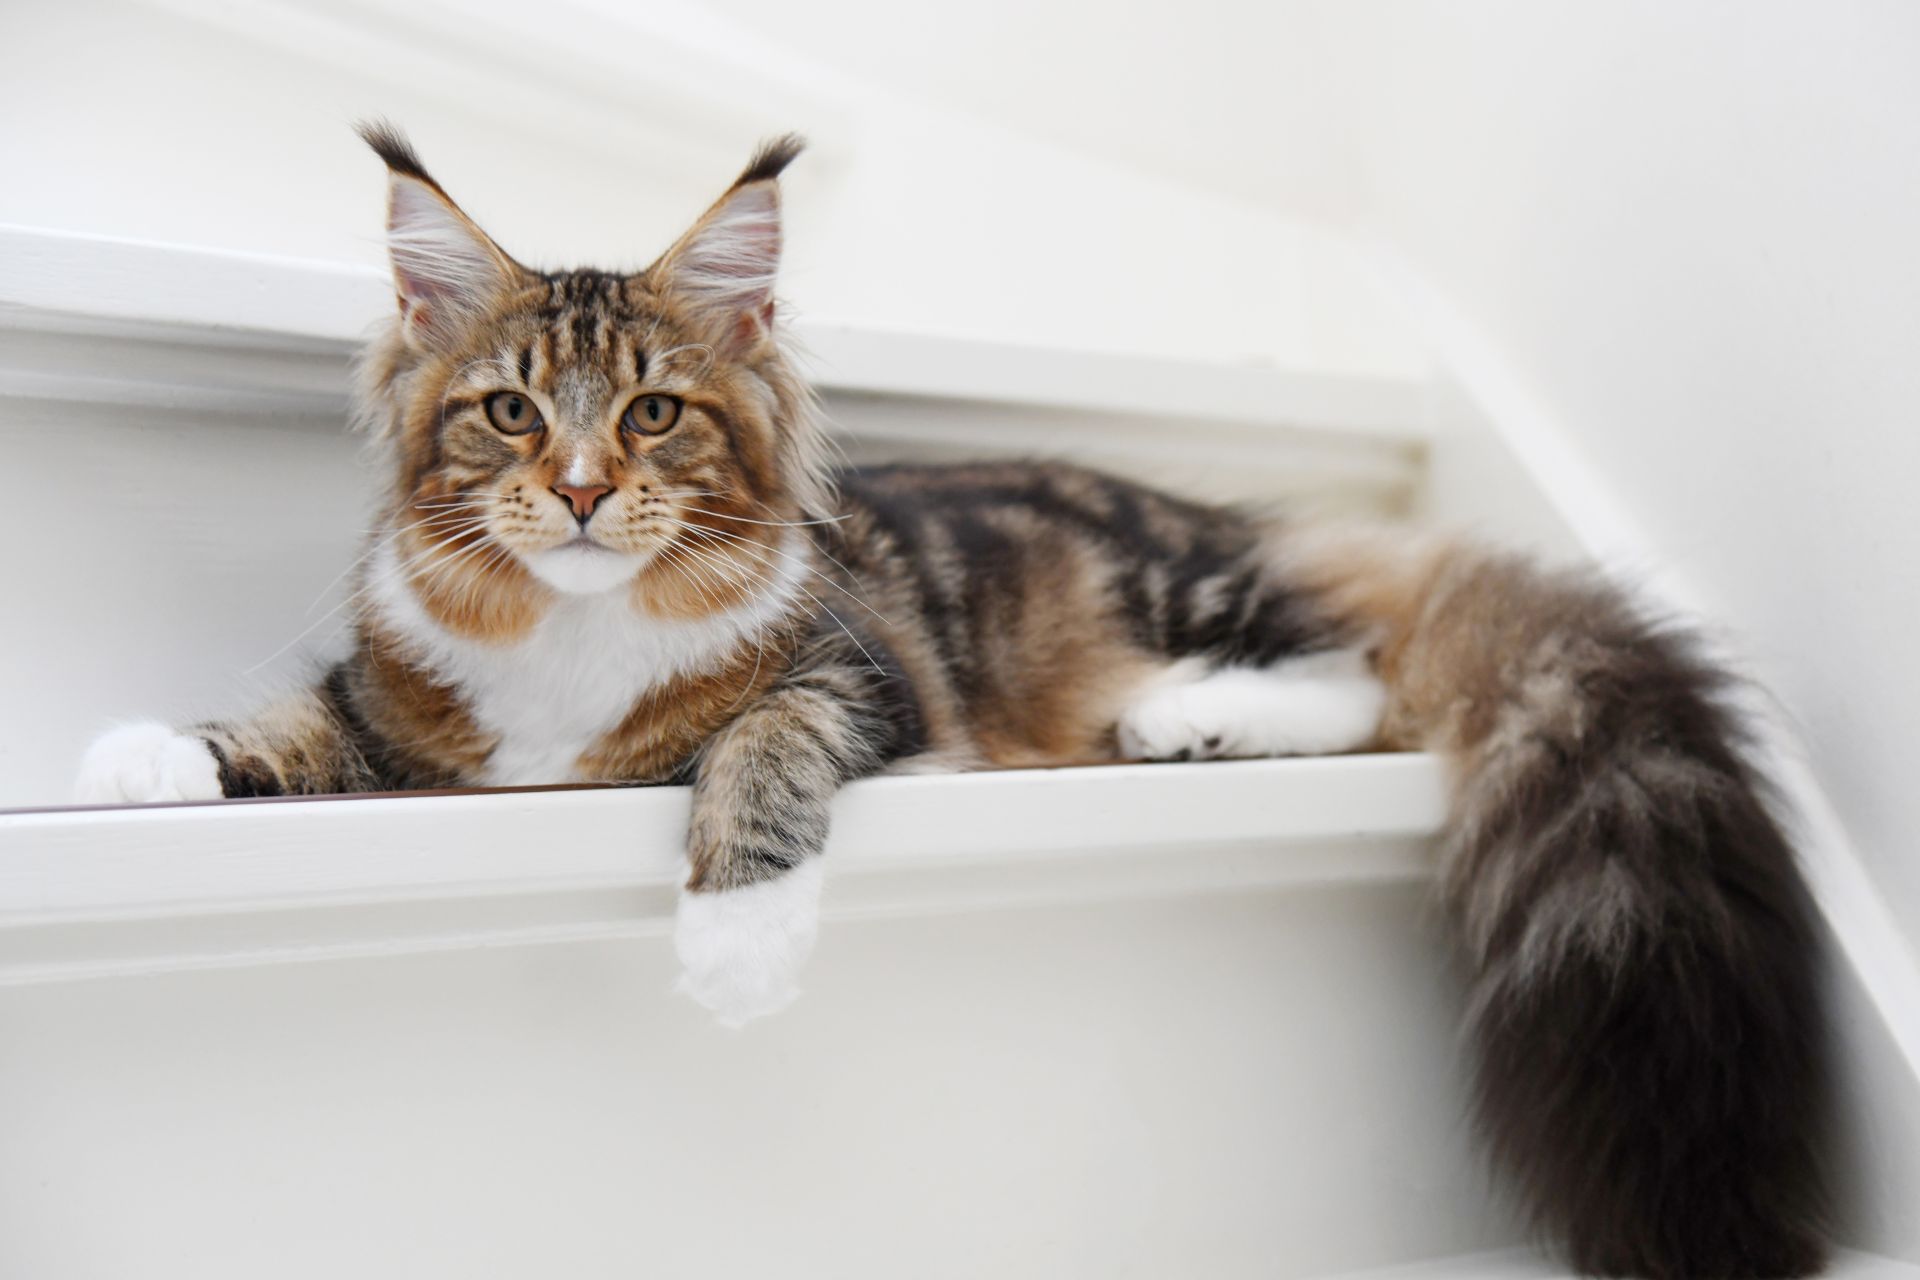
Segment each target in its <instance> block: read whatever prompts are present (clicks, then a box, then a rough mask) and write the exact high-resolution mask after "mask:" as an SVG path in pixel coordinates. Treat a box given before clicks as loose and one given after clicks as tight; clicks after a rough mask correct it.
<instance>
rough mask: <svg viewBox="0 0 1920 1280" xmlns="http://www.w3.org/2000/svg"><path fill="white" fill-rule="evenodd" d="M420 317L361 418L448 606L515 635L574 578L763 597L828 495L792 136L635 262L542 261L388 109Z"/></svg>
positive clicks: (652, 594)
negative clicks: (524, 255) (516, 244)
mask: <svg viewBox="0 0 1920 1280" xmlns="http://www.w3.org/2000/svg"><path fill="white" fill-rule="evenodd" d="M361 132H362V136H363V137H364V138H365V139H366V141H367V142H368V143H369V144H370V145H371V146H372V147H373V149H374V150H375V151H376V152H378V153H379V155H380V157H381V159H383V160H385V161H386V164H387V169H388V173H389V178H390V182H389V197H388V220H387V226H388V242H389V247H390V250H391V255H392V261H393V280H394V291H395V294H396V296H397V300H398V307H399V310H398V315H397V316H396V317H395V319H394V320H393V322H392V324H391V326H390V327H389V328H388V329H387V330H386V331H385V332H384V333H383V334H382V336H381V337H380V338H378V339H377V340H376V341H375V342H374V344H373V345H372V347H371V348H370V349H369V351H368V352H367V354H366V356H365V358H364V360H363V362H362V366H361V377H360V386H359V392H358V394H359V405H358V411H359V414H360V416H361V418H362V419H363V420H364V421H365V423H366V424H367V425H368V426H370V427H371V428H372V429H373V430H374V431H375V432H376V433H377V434H378V435H380V436H381V437H382V438H384V439H386V440H387V441H389V442H390V443H391V445H392V448H391V449H390V450H389V451H388V456H389V457H390V458H391V460H392V465H393V468H394V474H393V477H392V486H393V487H392V501H391V507H390V511H389V521H390V524H389V527H388V529H387V531H386V533H387V536H388V537H389V538H390V539H391V540H392V542H393V545H394V553H395V554H394V563H395V565H396V566H397V568H396V572H400V573H403V574H405V575H406V577H407V578H408V581H409V585H410V586H411V587H412V589H413V591H414V593H415V594H416V595H417V596H419V597H420V599H421V600H422V602H423V603H424V604H426V606H427V607H428V608H429V610H430V611H431V612H433V613H435V614H436V615H438V616H439V618H440V620H441V621H442V622H443V623H446V624H448V625H451V626H455V627H456V628H458V629H460V630H466V631H499V630H501V629H503V628H504V629H506V630H513V629H515V628H516V627H517V626H520V625H524V624H525V623H526V621H527V619H529V618H530V617H533V616H537V615H538V614H539V613H540V612H541V611H542V605H543V604H546V603H551V601H552V600H553V598H554V596H555V595H556V593H557V594H579V593H597V592H607V591H626V592H629V593H631V594H632V596H633V597H634V602H635V604H636V606H637V607H642V608H646V609H648V610H650V611H653V612H658V613H662V614H666V615H672V616H695V615H699V614H701V613H705V612H710V611H712V610H715V609H720V608H726V607H730V606H732V605H735V604H738V603H740V602H741V601H743V600H745V599H747V598H748V597H751V596H753V595H755V594H757V593H758V591H757V585H759V584H764V583H765V582H766V581H768V580H769V579H771V578H772V577H773V576H774V574H773V572H772V567H773V566H775V565H777V564H778V563H779V560H778V557H779V556H780V555H781V554H782V553H781V551H780V550H779V547H780V544H781V541H782V539H781V535H782V534H784V533H785V532H786V531H787V530H786V527H785V526H786V524H787V522H791V521H795V520H799V519H803V518H805V517H807V516H809V515H814V514H817V513H818V512H819V511H820V510H821V509H822V507H823V506H824V505H825V485H826V481H825V474H826V473H825V468H824V465H823V454H824V445H823V441H822V436H821V429H820V424H819V422H818V415H817V413H816V411H815V406H814V403H813V400H812V397H811V395H810V393H809V391H808V389H807V387H806V385H805V383H804V382H803V381H802V380H801V379H800V378H799V377H798V376H797V375H796V373H795V372H794V370H793V369H792V367H791V365H790V364H789V363H788V361H787V360H786V359H785V358H784V356H783V355H782V352H781V349H780V343H779V335H778V332H777V329H776V314H775V304H774V297H773V286H774V278H775V273H776V270H777V268H778V266H779V261H780V241H781V230H780V193H779V183H778V178H779V175H780V172H781V170H782V169H784V168H785V167H786V166H787V164H788V162H789V161H791V160H792V159H793V158H794V156H795V155H796V154H798V153H799V150H800V145H801V144H800V142H799V140H798V139H796V138H792V137H787V138H781V139H778V140H776V141H773V142H769V143H767V144H766V145H764V146H763V147H761V148H760V150H759V151H758V152H757V153H755V155H754V156H753V158H752V160H751V162H750V163H749V164H748V166H747V168H746V170H745V171H744V172H743V173H741V175H740V177H739V178H738V179H737V180H736V181H735V182H734V184H733V185H732V186H731V187H729V188H728V189H727V191H726V193H725V194H723V195H722V196H721V197H720V199H719V200H718V201H716V202H715V203H714V205H713V206H712V208H710V209H708V210H707V212H706V213H705V214H704V215H702V216H701V218H700V219H699V220H698V221H697V222H695V223H694V225H693V226H692V228H691V229H689V230H688V231H687V232H686V234H685V235H683V236H682V237H681V238H680V239H679V241H678V242H677V243H675V244H674V245H673V246H672V247H671V248H670V249H668V250H667V251H666V253H664V254H662V255H661V256H660V258H659V259H658V260H657V261H655V262H654V264H653V265H652V266H650V267H648V268H647V269H646V270H644V271H640V272H636V273H633V274H620V273H615V272H605V271H594V270H574V271H536V270H533V269H530V268H528V267H525V266H522V265H521V264H520V263H519V262H516V261H515V260H514V259H513V258H512V257H511V256H509V255H508V254H507V253H506V252H505V251H504V250H503V249H501V248H500V247H499V246H498V245H497V244H495V243H494V242H493V240H492V238H491V237H489V236H488V235H487V234H486V232H484V231H482V230H481V229H480V227H479V226H478V225H477V224H476V223H475V222H474V221H473V220H472V219H471V218H469V217H468V216H467V215H466V214H465V213H464V212H462V211H461V209H460V207H459V206H458V205H456V204H455V203H454V202H453V200H452V198H451V197H449V196H448V195H447V193H446V192H445V190H443V189H442V188H441V186H440V184H439V183H437V182H435V181H434V179H433V178H432V177H431V176H430V175H429V174H428V173H427V171H426V169H425V168H424V167H423V166H422V165H421V163H420V160H419V158H418V157H417V156H416V155H415V154H414V152H413V149H412V148H411V147H410V146H409V145H408V144H407V142H406V140H405V139H404V138H403V137H401V136H400V134H399V133H397V132H396V131H394V130H393V129H392V128H390V127H388V126H386V125H378V124H376V125H369V126H366V127H364V128H363V129H362V131H361Z"/></svg>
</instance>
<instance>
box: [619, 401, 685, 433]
mask: <svg viewBox="0 0 1920 1280" xmlns="http://www.w3.org/2000/svg"><path fill="white" fill-rule="evenodd" d="M679 420H680V402H679V401H678V400H675V399H674V398H673V397H672V396H641V397H640V398H639V399H638V400H635V401H634V402H633V403H632V404H630V405H628V406H627V412H626V414H625V416H623V417H622V418H621V419H620V425H621V426H623V427H625V428H626V429H627V430H629V431H638V432H640V433H641V434H642V435H649V436H657V435H659V434H660V433H661V432H663V431H667V430H669V429H671V428H672V426H673V424H674V423H675V422H678V421H679Z"/></svg>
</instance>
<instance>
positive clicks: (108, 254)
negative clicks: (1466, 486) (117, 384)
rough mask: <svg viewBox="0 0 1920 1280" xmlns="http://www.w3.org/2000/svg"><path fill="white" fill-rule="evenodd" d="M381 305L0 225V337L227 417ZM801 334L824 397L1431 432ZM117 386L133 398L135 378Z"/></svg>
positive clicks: (881, 342)
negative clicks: (128, 354)
mask: <svg viewBox="0 0 1920 1280" xmlns="http://www.w3.org/2000/svg"><path fill="white" fill-rule="evenodd" d="M392 294H393V286H392V283H391V282H390V281H389V280H388V279H387V277H386V276H385V275H384V274H383V273H381V272H379V271H377V270H374V269H372V268H368V267H365V266H360V265H355V264H346V263H336V262H319V261H313V260H308V259H299V258H288V257H279V256H273V255H268V254H255V253H238V252H232V251H228V250H219V249H210V248H204V247H199V246H191V245H178V244H162V243H155V242H151V241H142V240H131V239H124V238H119V237H113V236H101V235H91V234H85V233H78V232H69V231H55V230H49V229H45V228H39V227H23V226H10V225H4V224H0V328H8V329H17V330H42V331H53V332H57V333H60V334H62V335H63V340H64V341H63V345H64V346H66V347H68V348H71V344H72V339H73V337H74V336H75V335H85V334H90V335H93V336H95V337H97V338H120V339H127V338H129V337H135V336H144V337H146V338H148V339H150V340H152V341H154V342H157V343H162V344H165V350H164V351H160V352H156V354H157V355H162V356H165V357H167V358H166V359H164V360H156V361H150V362H147V363H148V364H150V365H152V366H154V367H152V368H151V369H149V370H147V371H146V376H148V377H151V378H163V377H164V378H172V379H175V380H176V381H177V382H178V383H179V386H180V389H181V391H182V393H186V392H187V391H188V390H189V389H191V388H193V387H194V386H197V385H199V384H200V383H202V382H204V383H206V384H207V385H206V387H205V388H204V389H203V392H202V394H207V395H211V394H212V393H213V392H214V391H215V390H217V389H219V388H220V387H221V386H222V385H224V386H226V387H227V389H228V392H229V398H230V399H232V400H233V401H234V402H235V403H240V397H241V395H242V393H243V390H244V388H245V387H246V384H247V382H248V381H249V373H250V372H251V374H252V375H253V378H252V380H253V381H258V382H260V383H261V384H262V385H261V386H260V387H258V388H256V393H257V394H259V395H261V396H266V395H267V394H268V392H269V387H270V385H271V384H272V383H274V382H275V381H278V382H281V383H286V382H287V381H288V375H289V372H290V370H291V369H292V368H293V367H295V366H297V364H298V363H299V360H300V358H302V357H304V358H305V360H306V362H307V363H308V364H309V365H310V366H311V367H310V368H309V369H308V372H309V373H312V372H314V371H315V370H316V369H324V368H327V367H329V366H331V365H332V364H334V363H336V362H338V361H342V360H344V359H345V358H346V357H347V356H348V355H349V354H350V353H351V352H352V350H353V349H354V348H355V347H356V346H358V345H359V343H360V342H361V341H362V340H363V339H364V338H365V336H366V333H367V331H368V328H369V326H370V325H371V324H372V323H373V322H374V321H375V320H377V319H379V318H380V317H382V316H384V315H385V314H386V313H387V311H388V310H389V309H390V308H391V306H392V304H393V298H392ZM796 332H797V336H798V337H799V338H800V340H801V344H802V346H803V347H804V348H805V349H806V350H807V352H808V353H809V355H810V357H811V359H810V364H811V366H812V368H813V370H814V372H815V374H816V377H817V380H818V382H819V384H820V385H821V386H823V387H825V388H827V389H828V390H830V391H833V392H840V393H850V394H858V395H880V396H890V397H913V398H927V399H936V400H948V401H961V402H970V403H1001V404H1018V405H1030V406H1037V407H1044V408H1055V409H1060V408H1072V409H1083V410H1089V411H1096V412H1100V413H1104V414H1116V413H1117V414H1125V415H1132V416H1141V417H1157V418H1161V419H1165V418H1167V417H1169V416H1171V417H1175V418H1178V419H1181V420H1203V421H1214V422H1222V423H1238V424H1242V425H1263V426H1280V427H1292V428H1296V429H1310V430H1315V431H1324V432H1333V433H1343V434H1353V435H1357V436H1360V437H1362V438H1366V439H1374V440H1378V441H1381V442H1385V443H1394V444H1399V445H1414V444H1418V443H1420V442H1422V441H1423V440H1425V439H1426V437H1427V434H1428V432H1427V426H1426V413H1425V405H1426V394H1427V387H1426V384H1425V382H1424V381H1422V380H1420V379H1415V378H1403V377H1382V376H1355V375H1334V374H1321V373H1316V372H1314V371H1312V370H1295V369H1283V368H1279V367H1275V366H1269V365H1260V364H1227V363H1203V362H1197V361H1179V360H1165V359H1152V358H1147V357H1142V356H1140V355H1137V354H1132V353H1113V352H1100V351H1085V350H1073V349H1068V348H1055V347H1035V346H1021V345H1015V344H1008V343H996V342H986V341H980V340H977V339H969V338H958V337H949V336H944V335H940V334H932V333H917V332H909V331H904V330H899V329H890V328H885V327H879V326H873V325H858V324H850V323H844V322H838V321H834V320H832V319H825V318H803V319H802V320H801V321H799V322H798V323H797V325H796ZM186 346H206V347H210V348H213V349H216V350H218V351H219V360H220V362H221V366H222V367H216V368H210V369H205V370H196V369H189V368H183V367H181V363H180V357H181V352H180V350H179V348H181V347H186ZM44 349H48V350H50V347H48V348H44ZM42 350H43V348H40V347H36V348H35V351H36V352H40V351H42ZM250 366H251V368H250ZM32 372H33V370H32V369H30V368H17V367H16V368H11V369H8V370H6V373H7V383H5V384H0V390H4V389H6V387H7V386H9V385H10V386H11V387H12V388H13V389H14V390H15V391H16V393H30V392H33V391H34V390H35V388H36V387H37V388H38V393H39V394H46V395H59V394H61V393H62V391H63V390H64V393H65V394H67V395H70V396H79V395H81V394H83V393H85V392H87V391H88V390H89V389H88V388H87V387H85V386H84V385H82V384H81V383H80V381H78V380H77V379H75V378H72V377H69V378H68V379H66V382H67V383H68V384H70V385H66V386H64V388H63V384H62V379H61V378H60V377H59V376H57V375H58V374H59V373H60V371H59V370H50V371H46V372H45V373H44V375H43V377H42V379H41V380H40V382H39V383H37V384H36V383H34V382H33V381H31V379H30V375H31V374H32ZM117 376H118V377H119V378H121V379H123V380H124V381H125V382H126V384H127V386H126V389H125V390H124V391H123V392H122V394H127V395H131V394H134V390H135V388H137V386H138V384H139V381H140V379H141V377H142V369H141V368H140V367H139V366H138V365H136V367H135V368H133V369H130V370H122V371H121V372H120V373H119V374H118V375H117ZM110 390H111V388H110V387H109V386H106V385H96V386H94V387H92V388H91V391H92V393H93V394H99V395H104V394H109V392H110ZM282 396H283V397H284V405H285V406H286V407H291V408H300V407H314V408H326V407H331V406H332V404H333V403H334V402H336V401H343V398H344V382H340V383H339V384H338V385H327V384H324V383H314V382H308V383H306V384H304V385H301V384H299V383H295V384H294V385H289V386H285V387H283V389H282Z"/></svg>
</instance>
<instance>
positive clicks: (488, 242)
mask: <svg viewBox="0 0 1920 1280" xmlns="http://www.w3.org/2000/svg"><path fill="white" fill-rule="evenodd" d="M360 136H361V137H362V138H364V139H365V140H366V143H367V145H368V146H370V147H372V148H373V149H374V151H375V152H376V153H377V154H378V155H379V157H380V158H381V159H382V160H384V161H386V163H387V252H388V254H389V255H390V256H391V257H392V260H393V287H394V292H395V294H396V295H397V297H398V299H399V303H400V325H401V330H402V332H404V333H405V335H406V338H407V341H408V342H409V343H411V344H413V345H414V346H417V347H435V346H445V345H447V344H448V343H450V342H451V341H452V340H453V339H454V338H455V337H457V336H458V334H459V333H460V332H461V330H462V329H464V327H465V326H466V325H467V324H469V323H471V322H472V321H473V320H474V319H475V318H476V317H478V316H480V315H483V314H485V313H486V312H487V310H488V309H489V308H490V307H491V306H492V304H493V303H494V302H496V301H497V300H498V299H499V298H500V297H501V296H502V295H503V294H505V293H507V292H508V291H510V290H511V289H513V288H514V287H515V286H517V285H522V284H524V283H526V281H527V280H528V279H529V277H530V273H529V272H528V271H527V269H526V268H525V267H523V266H521V265H520V264H519V263H517V262H515V261H514V260H513V259H512V258H511V257H509V256H508V255H507V252H506V251H505V250H504V249H502V248H501V247H500V246H499V245H497V244H495V243H494V242H493V240H492V238H491V237H489V236H488V235H487V233H486V232H484V231H482V230H481V229H480V227H479V224H477V223H476V222H474V220H473V219H472V218H469V217H468V216H467V215H466V214H465V213H464V212H462V211H461V208H460V206H459V205H457V204H455V203H454V202H453V198H452V197H451V196H449V195H448V194H447V193H446V192H445V191H444V190H442V189H441V187H440V184H439V183H438V182H435V181H434V180H433V175H431V174H429V173H428V172H427V170H426V166H424V165H422V164H421V163H420V157H419V156H417V155H415V154H414V151H413V147H412V146H411V145H410V144H409V143H408V142H407V140H406V138H405V136H404V135H402V134H401V133H400V131H399V130H398V129H395V128H394V127H393V126H392V125H390V124H386V123H384V122H379V121H376V122H372V123H368V124H363V125H361V126H360Z"/></svg>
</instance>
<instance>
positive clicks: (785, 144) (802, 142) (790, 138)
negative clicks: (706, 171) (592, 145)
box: [368, 133, 807, 187]
mask: <svg viewBox="0 0 1920 1280" xmlns="http://www.w3.org/2000/svg"><path fill="white" fill-rule="evenodd" d="M368 141H369V142H371V141H372V139H371V138H369V139H368ZM400 145H401V146H403V147H404V146H406V143H405V142H402V143H401V144H400ZM378 149H379V148H378V147H377V146H376V147H375V150H378ZM806 149H807V140H806V139H805V138H803V137H801V136H800V135H799V134H797V133H783V134H781V135H780V136H779V137H777V138H768V139H767V140H766V141H765V142H763V143H761V144H760V146H759V148H758V149H757V150H755V151H754V153H753V159H751V160H749V161H747V167H746V170H745V171H744V172H743V173H741V175H740V176H739V177H738V178H736V179H735V180H734V183H733V185H734V186H736V187H741V186H745V185H746V184H747V183H749V182H765V181H767V180H768V179H769V178H777V177H779V176H780V172H781V170H783V169H785V168H786V167H787V166H788V165H790V164H792V163H793V158H794V157H795V156H797V155H799V154H800V153H801V152H802V151H805V150H806Z"/></svg>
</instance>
